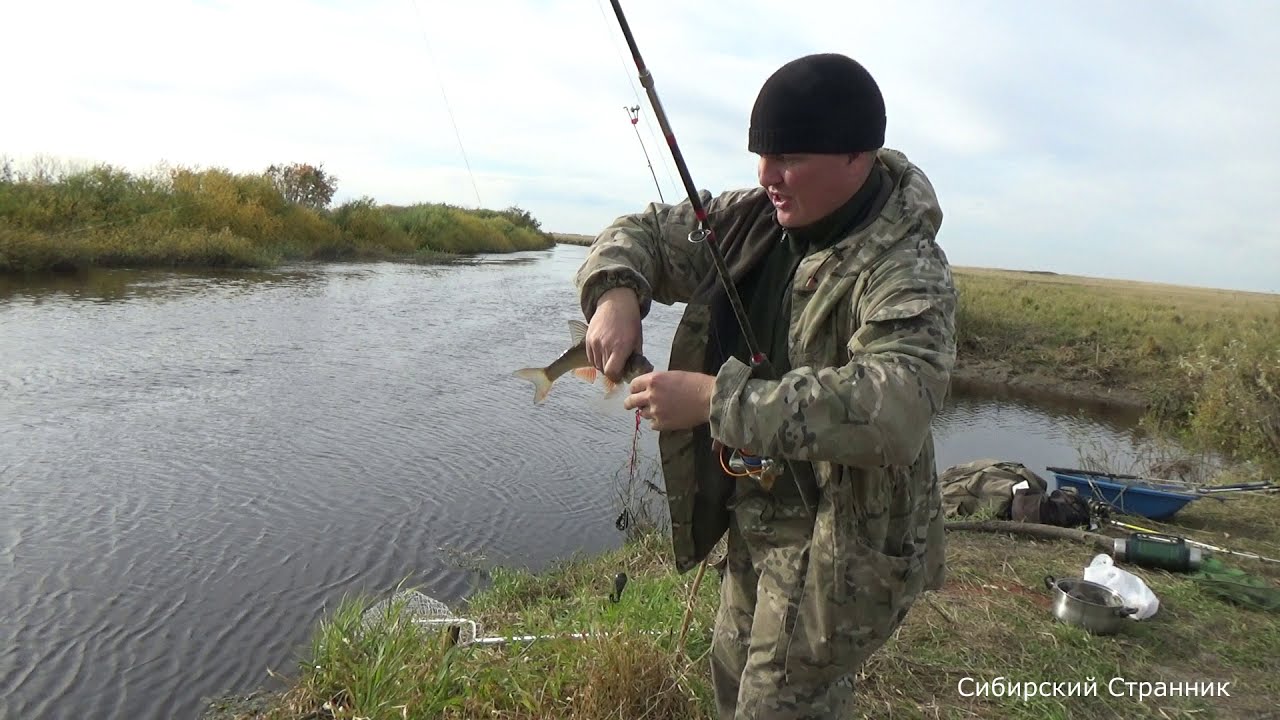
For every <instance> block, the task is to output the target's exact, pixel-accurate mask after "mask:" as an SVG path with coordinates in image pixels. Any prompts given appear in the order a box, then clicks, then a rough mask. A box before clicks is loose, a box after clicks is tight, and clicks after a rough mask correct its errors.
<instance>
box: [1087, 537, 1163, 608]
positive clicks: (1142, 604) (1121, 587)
mask: <svg viewBox="0 0 1280 720" xmlns="http://www.w3.org/2000/svg"><path fill="white" fill-rule="evenodd" d="M1084 579H1085V580H1088V581H1089V582H1092V583H1098V584H1099V585H1103V586H1105V587H1107V588H1110V589H1111V590H1114V591H1115V592H1116V593H1118V594H1119V595H1120V597H1122V598H1124V606H1125V607H1131V608H1137V609H1138V612H1136V613H1134V614H1132V615H1130V616H1129V619H1130V620H1145V619H1147V618H1149V617H1151V616H1152V615H1155V614H1156V610H1159V609H1160V599H1159V598H1157V597H1156V594H1155V593H1153V592H1151V588H1149V587H1147V584H1146V583H1145V582H1143V581H1142V578H1140V577H1138V576H1137V575H1134V574H1133V573H1131V572H1129V571H1128V570H1125V569H1124V568H1119V567H1116V564H1115V562H1114V561H1113V560H1112V559H1111V556H1110V555H1107V554H1104V553H1100V554H1098V555H1097V556H1095V557H1094V558H1093V562H1092V563H1091V564H1090V565H1089V567H1086V568H1085V569H1084Z"/></svg>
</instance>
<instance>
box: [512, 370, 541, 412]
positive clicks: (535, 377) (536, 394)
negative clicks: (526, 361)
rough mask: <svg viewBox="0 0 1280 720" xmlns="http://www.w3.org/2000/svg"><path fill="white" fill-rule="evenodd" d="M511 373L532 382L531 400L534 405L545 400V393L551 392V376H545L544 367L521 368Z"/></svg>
mask: <svg viewBox="0 0 1280 720" xmlns="http://www.w3.org/2000/svg"><path fill="white" fill-rule="evenodd" d="M511 374H512V375H514V376H516V377H518V378H524V379H525V380H528V381H529V382H531V383H533V402H534V404H535V405H536V404H538V403H541V402H542V401H543V400H546V399H547V393H549V392H551V378H549V377H547V370H546V368H522V369H520V370H517V371H515V372H513V373H511Z"/></svg>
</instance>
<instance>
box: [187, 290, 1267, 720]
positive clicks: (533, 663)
mask: <svg viewBox="0 0 1280 720" xmlns="http://www.w3.org/2000/svg"><path fill="white" fill-rule="evenodd" d="M957 284H958V286H959V287H960V292H961V299H962V318H961V323H962V325H961V357H960V361H959V365H958V368H957V372H956V375H955V386H956V387H957V388H970V389H972V388H986V389H988V390H989V391H991V392H993V393H997V394H1005V393H1007V394H1010V395H1013V396H1019V395H1029V396H1033V397H1034V396H1041V397H1056V398H1059V399H1065V400H1067V401H1068V402H1067V404H1074V405H1075V406H1078V407H1079V409H1081V410H1087V409H1089V408H1091V407H1108V408H1117V407H1119V408H1123V409H1125V410H1127V411H1128V412H1130V413H1132V414H1133V415H1135V416H1141V417H1142V418H1143V421H1144V422H1145V423H1147V424H1148V426H1149V427H1151V429H1152V431H1153V432H1168V433H1171V434H1174V435H1178V436H1179V437H1182V438H1186V439H1188V440H1189V441H1191V442H1192V443H1193V446H1194V445H1195V444H1196V443H1200V444H1202V445H1203V446H1204V447H1216V448H1217V449H1218V450H1219V451H1223V452H1227V453H1230V451H1232V450H1233V449H1234V450H1236V451H1240V450H1241V449H1242V447H1243V446H1242V445H1239V444H1237V445H1234V446H1232V445H1215V444H1214V442H1215V440H1217V439H1218V438H1219V436H1217V435H1214V434H1202V435H1196V432H1197V431H1196V428H1197V425H1196V417H1197V413H1201V412H1204V413H1210V414H1212V413H1218V412H1221V408H1219V407H1216V406H1215V405H1214V404H1213V403H1212V400H1213V399H1214V397H1215V395H1214V394H1213V393H1214V392H1235V393H1238V394H1239V395H1238V396H1236V397H1235V398H1234V401H1233V403H1232V405H1233V406H1234V407H1236V408H1248V409H1249V412H1255V413H1260V415H1257V416H1245V418H1247V417H1261V418H1262V420H1263V421H1264V422H1263V423H1262V424H1261V426H1262V427H1263V428H1264V429H1265V427H1266V424H1265V423H1266V422H1267V421H1274V420H1275V416H1274V415H1268V414H1267V413H1269V412H1274V411H1273V410H1272V409H1271V408H1272V406H1271V405H1269V404H1268V403H1270V402H1271V399H1270V396H1269V395H1268V394H1267V387H1266V386H1265V384H1264V385H1262V386H1258V385H1252V384H1250V383H1251V382H1256V381H1257V378H1261V379H1262V381H1263V383H1265V382H1269V381H1268V380H1267V379H1268V378H1269V377H1271V375H1269V374H1268V373H1270V372H1274V368H1273V367H1272V366H1270V365H1267V364H1266V362H1269V361H1270V358H1271V357H1272V356H1271V354H1270V353H1271V350H1272V348H1274V347H1275V346H1274V345H1272V346H1267V345H1266V342H1269V340H1267V338H1272V337H1273V335H1271V334H1270V333H1274V332H1275V329H1274V326H1273V325H1272V324H1270V323H1271V319H1272V318H1273V317H1274V314H1273V313H1275V312H1276V311H1277V305H1276V303H1277V299H1276V298H1274V297H1270V296H1254V295H1249V294H1232V293H1224V292H1221V291H1201V290H1198V289H1192V288H1167V287H1163V286H1148V285H1143V284H1133V283H1114V284H1113V283H1109V282H1105V281H1096V280H1091V279H1083V278H1064V277H1062V276H1041V275H1039V274H1034V273H1016V272H1009V271H996V270H984V269H976V268H959V269H957ZM1117 318H1119V319H1120V320H1117ZM1126 323H1127V324H1126ZM1219 333H1224V334H1225V335H1234V336H1235V337H1234V338H1231V340H1233V341H1231V342H1220V341H1221V340H1222V339H1223V338H1224V335H1222V334H1219ZM1193 339H1194V342H1193ZM1259 342H1261V343H1262V344H1256V343H1259ZM1197 363H1206V364H1207V365H1206V366H1207V367H1213V368H1218V369H1219V372H1220V370H1221V368H1223V367H1230V366H1232V364H1233V363H1234V364H1235V365H1240V364H1244V365H1247V366H1248V368H1247V369H1248V372H1240V373H1239V374H1236V375H1230V374H1228V375H1227V378H1226V379H1228V380H1230V382H1231V383H1232V384H1231V385H1230V386H1226V385H1218V386H1213V385H1212V383H1203V382H1201V383H1200V384H1196V383H1195V378H1196V377H1197V375H1196V373H1203V372H1204V366H1201V365H1198V364H1197ZM1219 380H1221V378H1220V379H1219ZM1184 383H1190V384H1191V386H1190V387H1188V388H1184V389H1181V390H1180V389H1179V388H1178V387H1176V386H1177V385H1179V384H1184ZM1215 387H1216V389H1214V388H1215ZM1209 390H1212V391H1213V392H1206V391H1209ZM1179 393H1181V394H1179ZM1179 397H1185V398H1186V399H1187V400H1186V404H1185V405H1183V406H1182V410H1181V412H1184V413H1186V415H1187V417H1189V418H1190V419H1189V421H1188V422H1186V423H1184V424H1183V425H1182V426H1181V427H1180V428H1179V427H1178V426H1176V425H1174V424H1173V423H1172V422H1171V421H1170V420H1169V419H1168V418H1169V416H1170V414H1171V407H1172V406H1171V405H1169V404H1168V403H1170V402H1171V401H1172V400H1173V399H1177V398H1179ZM1206 402H1208V403H1209V404H1204V403H1206ZM1162 403H1163V404H1162ZM1158 413H1164V414H1163V415H1161V414H1158ZM1217 417H1222V416H1221V415H1218V416H1217ZM1237 422H1241V423H1246V422H1250V421H1249V420H1248V419H1238V420H1237ZM1202 425H1203V423H1202ZM1262 438H1263V439H1264V440H1265V435H1263V436H1262ZM1236 454H1237V459H1239V460H1241V462H1242V463H1244V464H1243V465H1237V466H1236V468H1235V470H1234V471H1235V472H1251V471H1258V470H1259V468H1265V467H1267V464H1266V462H1267V458H1266V457H1265V456H1264V455H1262V454H1259V455H1255V456H1250V455H1248V454H1246V453H1244V452H1237V453H1236ZM1248 468H1252V469H1251V470H1250V469H1248ZM1276 517H1280V497H1276V496H1255V497H1250V498H1243V499H1234V500H1229V501H1223V502H1219V503H1209V502H1201V503H1196V504H1193V505H1192V506H1191V507H1189V508H1188V509H1186V510H1184V511H1183V512H1181V513H1180V514H1179V515H1178V516H1177V520H1176V521H1175V522H1174V523H1172V524H1158V523H1148V526H1154V527H1155V529H1158V530H1161V531H1165V532H1172V533H1177V534H1182V535H1184V536H1188V537H1190V538H1192V539H1197V540H1200V541H1203V542H1208V543H1213V544H1218V545H1224V546H1228V547H1230V548H1232V549H1236V550H1240V551H1245V552H1257V553H1260V554H1263V555H1267V556H1270V557H1280V523H1277V521H1276V519H1275V518H1276ZM668 542H669V541H668V540H667V537H666V535H665V534H664V531H663V530H662V529H661V528H652V529H647V530H643V531H640V532H637V533H636V534H635V535H634V536H633V537H632V538H631V539H630V541H629V542H628V543H627V544H626V545H624V547H622V548H620V549H618V550H616V551H610V552H605V553H602V554H600V555H598V556H593V557H582V556H579V557H575V558H572V559H571V560H568V561H565V562H562V563H557V564H556V565H554V566H553V567H552V568H550V569H548V570H546V571H543V572H537V573H534V572H527V571H524V570H520V569H516V568H511V567H505V566H502V565H493V566H490V567H487V568H486V576H487V581H488V586H487V587H486V588H484V589H482V590H480V591H478V592H477V593H475V594H474V595H472V596H470V597H469V598H468V599H467V600H466V601H465V602H464V603H460V604H459V605H458V606H457V607H455V608H454V611H455V612H456V613H458V614H459V615H461V616H463V617H467V618H471V619H474V620H476V621H477V622H479V623H480V625H481V627H482V631H481V633H482V634H489V635H504V634H514V635H525V634H530V635H563V634H566V633H575V632H584V631H585V632H594V633H598V634H600V636H599V637H595V638H593V639H589V640H557V639H548V640H542V641H538V642H536V643H534V644H532V645H531V646H528V647H525V646H524V645H519V646H517V647H509V648H505V649H504V648H495V647H479V646H469V647H463V648H456V649H452V650H449V649H447V648H446V646H445V645H444V644H442V642H441V639H440V638H439V637H437V636H435V635H429V634H422V633H421V632H420V631H418V630H411V629H406V628H405V627H404V626H399V627H394V628H384V629H382V630H378V631H376V632H374V633H372V634H370V633H362V632H361V631H360V617H361V612H362V611H363V609H364V608H366V607H367V606H368V605H369V604H370V603H372V602H373V601H374V600H375V598H372V597H353V598H349V599H348V600H347V601H345V602H344V603H343V604H342V605H341V607H339V608H337V609H335V610H334V611H333V612H332V613H328V614H326V617H325V618H324V620H323V621H321V623H320V624H319V625H318V626H317V627H316V629H315V633H314V637H313V641H312V643H311V645H310V647H309V648H308V650H307V651H306V653H305V656H304V657H302V658H300V659H299V662H298V671H297V674H296V675H291V676H290V677H289V678H281V679H280V682H279V683H277V684H275V685H273V687H271V688H269V689H266V690H264V691H262V692H261V693H258V694H256V695H254V696H250V697H247V698H244V697H240V698H235V697H232V698H223V699H221V700H216V701H210V703H209V704H208V708H207V713H206V715H205V720H229V719H230V718H237V719H238V720H248V719H249V718H253V719H255V720H267V719H270V720H286V719H287V720H297V719H299V718H304V717H305V718H314V717H325V718H329V717H333V718H355V717H387V718H392V717H400V718H428V717H430V718H470V717H495V716H496V717H509V718H544V717H557V718H571V719H577V720H587V719H588V718H604V717H646V718H672V719H673V720H674V718H695V719H697V718H707V719H708V720H709V719H710V718H712V717H713V715H714V712H713V708H712V704H711V694H710V679H709V674H708V672H707V655H706V653H707V651H708V648H709V641H710V630H711V627H712V623H713V618H714V611H715V605H716V602H717V586H718V582H717V577H716V576H715V574H714V573H709V574H708V575H707V576H706V577H705V578H704V582H703V584H702V585H701V587H700V588H699V592H698V594H697V600H696V602H695V604H694V613H693V618H694V620H693V623H692V625H691V630H690V633H689V637H688V641H687V645H686V651H685V653H684V654H683V655H677V654H676V653H675V645H676V639H675V638H676V636H678V634H679V627H680V619H681V617H682V615H683V613H684V610H685V606H684V601H685V600H686V599H687V598H688V597H689V595H690V591H691V590H692V583H693V573H689V574H687V575H684V576H678V575H676V574H675V573H674V572H673V571H672V570H671V569H670V567H669V558H668V554H669V546H668ZM948 543H949V545H948V562H949V566H950V569H949V580H948V582H947V584H946V586H944V588H943V589H942V590H941V591H940V592H938V593H936V594H934V595H932V596H931V597H930V598H929V599H928V600H926V601H924V602H921V603H918V604H917V606H916V608H915V609H913V610H912V613H911V614H910V616H909V617H908V619H907V622H906V624H905V625H904V627H903V629H902V631H901V632H899V634H898V635H897V636H896V637H895V638H894V639H893V640H891V641H890V643H889V644H888V645H887V646H886V647H885V648H884V650H883V651H882V652H881V653H879V654H878V655H877V656H876V658H875V659H874V660H873V661H872V662H871V663H870V665H869V666H868V667H867V668H866V669H865V671H864V672H863V674H862V675H861V677H860V678H859V683H860V686H861V688H862V691H861V694H860V696H859V700H858V702H859V705H858V708H859V711H860V712H861V713H864V714H866V715H868V716H877V715H888V714H889V713H892V714H893V715H894V716H899V715H901V716H904V717H934V716H944V717H973V716H978V717H1006V718H1014V719H1022V718H1025V719H1026V720H1031V718H1044V717H1067V716H1070V717H1078V718H1109V717H1115V716H1124V717H1134V718H1171V717H1185V718H1190V717H1208V718H1224V719H1227V720H1234V719H1235V718H1253V717H1260V716H1265V715H1267V714H1268V713H1271V712H1275V711H1276V710H1280V706H1277V704H1276V698H1277V697H1280V684H1277V682H1278V681H1277V679H1276V678H1275V676H1274V673H1272V672H1270V670H1269V668H1270V664H1269V661H1268V660H1267V658H1272V657H1276V656H1280V634H1277V626H1276V624H1275V622H1274V616H1272V615H1268V614H1267V613H1265V612H1263V611H1258V610H1251V609H1246V608H1241V607H1237V606H1235V605H1232V604H1230V603H1228V602H1226V601H1224V600H1223V599H1222V598H1220V597H1218V596H1216V595H1214V594H1213V593H1212V592H1211V591H1210V590H1209V589H1208V588H1207V587H1206V586H1205V585H1204V583H1202V582H1200V581H1198V580H1196V579H1195V578H1193V577H1191V576H1188V575H1182V574H1176V573H1167V572H1163V571H1151V570H1145V569H1142V568H1136V567H1132V566H1130V567H1129V568H1128V569H1130V570H1131V571H1132V572H1134V573H1135V574H1137V575H1138V576H1139V577H1142V578H1143V580H1144V581H1146V582H1147V583H1148V585H1149V586H1150V587H1151V588H1152V589H1153V591H1154V592H1156V593H1157V596H1158V597H1159V598H1160V600H1161V610H1160V612H1159V613H1158V614H1157V616H1156V617H1154V618H1152V619H1150V620H1147V621H1144V622H1142V623H1134V624H1132V625H1130V626H1128V627H1126V630H1125V631H1124V633H1123V634H1122V635H1121V636H1119V637H1118V638H1107V639H1103V638H1097V637H1094V636H1090V635H1087V634H1086V633H1084V632H1083V631H1080V630H1078V629H1075V628H1071V627H1068V626H1065V625H1062V624H1061V623H1056V622H1053V621H1052V618H1051V614H1050V597H1049V595H1048V593H1047V592H1046V590H1045V588H1044V586H1043V583H1041V582H1040V579H1041V578H1043V577H1044V576H1045V575H1046V574H1051V575H1054V576H1059V577H1071V576H1079V574H1080V573H1081V572H1082V568H1083V567H1084V566H1085V565H1087V564H1088V563H1089V561H1090V559H1091V558H1092V557H1093V555H1094V554H1095V551H1094V550H1093V549H1092V548H1089V547H1086V546H1077V545H1073V544H1071V543H1065V542H1042V541H1036V542H1031V541H1027V540H1020V539H1015V538H1011V537H1006V536H1003V535H996V534H979V533H966V532H952V533H950V534H949V536H948ZM1225 561H1226V562H1227V563H1228V564H1230V565H1232V566H1236V567H1241V568H1243V569H1245V570H1247V571H1248V572H1250V573H1254V574H1255V575H1257V576H1259V577H1263V578H1266V579H1267V580H1268V581H1269V582H1271V583H1273V584H1274V583H1275V582H1277V581H1280V566H1277V565H1275V564H1266V563H1261V562H1256V561H1250V560H1239V561H1237V560H1236V558H1234V557H1226V558H1225ZM619 572H626V573H627V575H628V577H629V579H630V582H629V584H628V586H627V589H626V590H625V591H624V594H623V598H622V600H621V601H620V602H617V603H614V602H612V601H611V600H610V599H609V594H610V593H611V592H612V590H613V584H612V581H613V578H614V577H615V576H616V575H617V573H619ZM647 633H652V634H647ZM997 678H1002V679H1003V680H1001V682H1005V681H1007V682H1018V683H1028V682H1029V683H1036V684H1039V683H1044V682H1050V683H1052V682H1061V683H1085V682H1087V681H1088V680H1094V681H1096V683H1097V692H1096V695H1095V696H1093V697H1057V698H1055V697H1033V698H1023V697H1021V696H1016V695H1012V694H1007V695H992V694H982V695H979V694H976V693H975V692H974V691H975V690H976V688H977V687H978V686H979V685H981V684H983V683H989V682H991V681H995V680H997ZM1125 682H1132V683H1135V685H1134V686H1133V688H1134V689H1132V690H1127V688H1128V687H1129V686H1125V685H1124V683H1125ZM965 683H968V684H965ZM1108 683H1116V684H1111V685H1108ZM1137 683H1148V685H1147V686H1145V687H1148V688H1150V687H1152V686H1153V685H1152V684H1160V686H1161V687H1164V686H1165V685H1172V684H1178V685H1179V686H1181V684H1182V683H1206V684H1207V683H1225V684H1226V685H1225V687H1227V688H1228V689H1229V695H1227V696H1200V695H1198V694H1197V695H1194V696H1190V695H1178V696H1174V697H1169V696H1168V695H1165V694H1162V695H1161V696H1160V697H1159V698H1158V699H1155V700H1153V698H1152V697H1150V696H1146V697H1140V696H1139V690H1138V689H1137V687H1138V686H1137V685H1136V684H1137Z"/></svg>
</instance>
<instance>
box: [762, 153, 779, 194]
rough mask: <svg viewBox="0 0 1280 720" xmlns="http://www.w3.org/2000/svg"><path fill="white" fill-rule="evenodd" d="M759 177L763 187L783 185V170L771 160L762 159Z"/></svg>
mask: <svg viewBox="0 0 1280 720" xmlns="http://www.w3.org/2000/svg"><path fill="white" fill-rule="evenodd" d="M759 176H760V186H761V187H769V186H770V185H781V184H782V170H780V169H779V168H778V163H777V162H776V161H774V160H773V159H771V158H767V157H762V158H760V167H759Z"/></svg>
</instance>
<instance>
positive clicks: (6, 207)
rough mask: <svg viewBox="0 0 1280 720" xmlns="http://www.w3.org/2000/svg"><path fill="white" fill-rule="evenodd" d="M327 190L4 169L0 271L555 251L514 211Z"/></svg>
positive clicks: (164, 174)
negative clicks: (395, 201)
mask: <svg viewBox="0 0 1280 720" xmlns="http://www.w3.org/2000/svg"><path fill="white" fill-rule="evenodd" d="M336 190H337V180H336V178H333V177H332V176H331V175H328V174H326V173H325V172H324V171H323V170H322V169H320V168H316V167H313V166H310V165H292V166H286V167H277V166H272V167H271V168H269V169H268V170H267V171H265V172H262V173H233V172H229V171H227V170H224V169H218V168H214V169H205V170H198V169H192V168H184V167H178V168H172V169H165V170H162V171H161V170H157V171H156V172H154V173H151V174H135V173H130V172H126V171H123V170H119V169H116V168H113V167H111V166H108V165H98V166H94V167H92V168H89V169H57V170H53V169H46V168H38V169H34V170H30V171H21V170H19V171H16V172H15V171H12V170H9V171H8V172H7V173H6V174H4V175H3V176H0V273H40V272H49V271H54V272H71V271H79V270H85V269H89V268H103V267H113V268H114V267H134V268H139V267H184V268H265V267H273V266H276V265H279V264H281V263H285V262H291V261H300V260H317V261H333V260H394V261H401V262H423V263H429V262H440V261H443V260H448V259H450V258H452V257H455V256H458V255H466V254H476V253H490V252H512V251H518V250H543V249H547V248H549V247H551V246H553V245H554V244H555V241H554V240H553V239H552V238H551V235H550V234H548V233H546V232H543V231H542V229H541V225H540V223H539V222H538V220H537V219H536V218H534V217H533V216H532V215H530V214H529V213H528V212H526V211H524V210H521V209H520V208H518V207H510V208H506V209H502V210H496V209H488V208H462V207H457V206H453V205H449V204H445V203H426V202H424V203H416V204H413V205H407V206H398V205H388V204H380V203H378V202H376V201H375V200H374V199H373V198H369V197H362V198H358V199H353V200H349V201H347V202H344V203H341V204H339V205H337V206H336V207H330V200H331V198H332V197H333V195H334V193H335V192H336Z"/></svg>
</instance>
